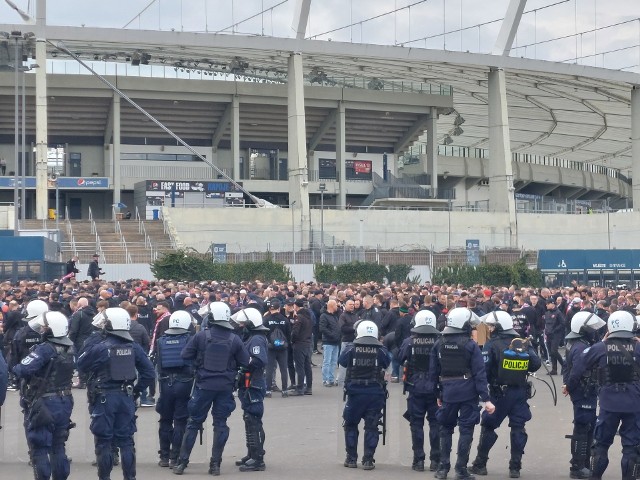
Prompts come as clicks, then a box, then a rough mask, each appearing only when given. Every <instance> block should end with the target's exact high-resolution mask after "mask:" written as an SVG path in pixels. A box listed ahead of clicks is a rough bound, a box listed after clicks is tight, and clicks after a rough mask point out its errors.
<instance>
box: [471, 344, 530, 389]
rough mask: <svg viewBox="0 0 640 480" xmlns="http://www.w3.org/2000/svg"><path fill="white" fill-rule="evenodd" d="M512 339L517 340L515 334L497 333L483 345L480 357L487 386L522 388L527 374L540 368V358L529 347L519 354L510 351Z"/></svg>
mask: <svg viewBox="0 0 640 480" xmlns="http://www.w3.org/2000/svg"><path fill="white" fill-rule="evenodd" d="M514 338H518V337H517V334H516V333H515V332H514V333H513V334H509V333H506V332H499V333H494V334H493V336H492V337H491V338H490V339H489V340H488V341H487V343H485V344H484V347H483V349H482V356H483V357H484V365H485V369H486V371H487V380H488V381H489V385H492V386H505V385H506V386H509V387H512V388H513V387H522V388H524V387H525V385H526V380H527V374H528V373H529V372H537V371H538V370H539V369H540V367H541V366H542V362H541V361H540V357H538V355H537V354H536V352H535V350H534V349H533V348H532V347H531V346H529V347H528V348H527V350H526V352H522V353H521V354H520V353H518V352H515V351H513V350H511V349H510V348H509V346H510V344H511V342H512V341H513V339H514Z"/></svg>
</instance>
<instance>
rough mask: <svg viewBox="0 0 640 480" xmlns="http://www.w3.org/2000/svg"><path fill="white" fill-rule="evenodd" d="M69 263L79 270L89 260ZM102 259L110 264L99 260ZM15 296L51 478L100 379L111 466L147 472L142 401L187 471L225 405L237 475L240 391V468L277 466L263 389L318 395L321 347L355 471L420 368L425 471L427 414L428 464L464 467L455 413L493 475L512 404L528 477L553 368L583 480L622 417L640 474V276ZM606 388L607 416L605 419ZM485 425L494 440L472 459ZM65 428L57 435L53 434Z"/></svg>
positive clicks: (26, 372)
mask: <svg viewBox="0 0 640 480" xmlns="http://www.w3.org/2000/svg"><path fill="white" fill-rule="evenodd" d="M70 262H73V268H75V262H74V259H72V260H71V261H70ZM95 269H98V272H99V267H98V264H97V260H96V263H95V268H94V270H95ZM73 273H77V272H73ZM92 273H95V272H93V271H92ZM0 302H1V304H0V306H1V308H2V345H3V350H4V358H2V360H0V400H4V398H3V395H4V393H5V390H6V388H8V389H9V390H20V398H21V406H22V407H23V409H24V413H25V433H26V436H27V443H28V445H29V449H30V459H31V462H32V464H33V465H34V471H35V475H36V478H37V479H48V478H50V476H51V475H52V472H53V475H54V478H67V476H68V474H69V465H68V461H66V457H65V455H64V441H65V440H66V436H65V435H68V430H69V428H70V426H69V417H70V414H71V411H70V408H71V407H72V402H71V403H70V396H71V391H70V389H71V388H72V387H73V388H78V389H86V390H87V394H88V404H89V410H90V412H92V413H93V414H94V415H92V418H102V419H103V420H104V421H105V423H103V424H101V423H100V422H97V421H95V422H92V425H91V431H92V433H93V434H94V436H95V439H96V465H97V467H98V477H99V478H100V479H107V478H108V475H109V472H110V470H111V468H112V466H113V465H114V464H116V463H117V462H118V461H119V460H120V459H121V461H122V465H123V472H124V473H125V478H128V479H134V478H135V453H134V452H135V450H134V448H133V433H134V432H135V422H134V421H133V419H134V416H135V408H136V406H139V407H149V406H156V410H157V411H158V412H159V414H160V428H159V443H160V459H159V465H160V466H161V467H171V468H172V469H173V472H174V473H175V474H182V473H183V472H184V471H185V469H186V468H187V465H188V463H189V455H190V452H191V448H193V445H194V443H195V440H196V436H197V433H198V431H199V430H200V429H201V428H202V425H203V423H204V421H205V420H206V417H207V412H208V411H209V410H211V411H212V412H213V421H214V441H213V444H214V445H213V449H212V457H211V463H210V468H209V473H210V474H213V475H218V474H220V465H221V462H222V452H223V449H224V444H225V443H226V439H227V438H228V435H229V429H228V427H227V426H226V419H227V418H228V417H229V415H230V414H231V412H232V411H233V410H234V408H235V399H234V397H233V392H234V391H236V390H237V393H236V395H237V396H238V398H239V399H240V403H241V406H242V410H243V419H244V420H245V433H246V438H247V455H246V456H245V457H243V458H242V459H241V460H239V461H238V462H237V465H238V467H239V468H240V470H241V471H260V470H264V469H265V462H264V438H265V435H264V430H263V427H262V416H263V414H264V403H263V400H264V398H265V397H272V396H273V395H274V394H275V393H279V394H280V395H281V396H282V397H305V396H310V395H313V386H314V385H313V376H314V370H313V368H312V367H313V366H314V365H315V363H314V361H315V359H316V358H318V359H319V358H320V355H321V356H322V357H321V358H322V360H321V362H320V361H318V366H319V365H320V364H321V369H320V372H319V373H320V374H321V377H322V379H321V384H322V386H323V387H327V388H329V387H337V386H342V387H343V388H344V391H345V398H346V403H345V409H344V414H343V420H344V435H345V445H346V459H345V463H344V466H345V467H347V468H357V466H358V462H357V461H358V454H357V448H358V424H359V423H360V421H361V420H364V455H363V457H362V460H361V464H362V468H364V469H365V470H371V469H373V468H375V459H374V454H375V449H376V447H377V444H378V438H379V435H380V433H381V432H380V428H379V427H380V424H383V428H382V430H383V431H384V418H383V412H384V409H385V401H386V396H387V395H388V393H387V390H386V383H387V382H393V383H399V382H403V383H404V392H405V393H406V394H407V411H406V413H405V415H404V416H405V418H406V419H407V420H408V422H409V424H410V431H411V439H412V448H413V462H412V468H413V469H414V470H417V471H424V470H425V469H426V468H427V467H426V466H425V460H426V455H427V452H425V432H424V425H425V419H426V420H427V423H428V435H427V438H428V442H429V445H428V447H429V448H428V450H429V451H428V455H429V466H428V468H429V470H431V471H434V472H435V476H436V478H447V475H448V473H449V471H450V469H451V461H450V454H451V449H452V445H451V443H452V435H453V430H454V427H456V426H457V427H458V428H459V433H460V435H459V440H458V449H457V460H456V462H455V465H454V470H455V476H456V478H457V479H472V478H474V475H487V461H488V458H489V452H490V450H491V448H492V446H493V445H494V443H495V441H496V439H497V433H496V430H498V429H499V427H500V425H501V423H502V421H503V420H504V419H505V418H508V419H509V427H510V443H511V456H510V460H509V466H508V470H509V475H510V477H511V478H518V477H519V476H520V470H521V468H522V457H523V455H524V449H525V446H526V443H527V433H526V430H525V424H526V422H527V421H529V420H530V419H531V411H530V409H529V406H528V403H527V402H528V399H529V396H530V385H529V380H528V378H529V375H530V374H532V373H534V372H536V371H538V370H539V369H541V368H542V367H544V368H543V371H544V372H545V374H548V375H551V376H554V375H558V374H559V373H562V374H563V381H562V384H563V393H564V394H565V395H569V396H570V398H571V400H572V402H573V405H574V417H575V418H574V431H573V434H572V435H571V452H570V453H571V459H570V469H569V474H570V477H571V478H594V479H596V478H601V475H602V473H603V472H604V469H606V467H607V464H608V459H607V451H608V448H609V446H610V445H611V443H612V440H613V435H615V433H616V432H617V431H618V423H619V422H621V423H622V427H621V428H620V434H621V437H622V443H623V464H622V471H623V478H629V479H630V478H635V477H634V476H633V475H635V473H634V472H635V471H636V470H637V469H638V468H640V432H638V431H637V430H638V429H637V428H636V427H635V425H636V424H637V420H638V418H639V413H640V410H637V409H640V401H639V400H640V374H639V373H638V372H640V368H639V365H638V359H639V358H640V349H639V348H638V346H637V345H638V343H636V342H635V332H636V326H637V325H636V320H635V319H636V317H635V315H636V310H637V309H638V308H639V307H638V305H639V303H640V291H632V290H617V289H610V288H603V287H590V286H581V285H577V284H575V285H571V286H567V287H561V288H542V289H536V288H518V287H516V286H490V285H475V286H470V287H465V286H463V285H432V284H430V283H425V284H422V285H412V284H408V283H404V282H402V283H392V284H390V285H382V284H377V283H375V282H368V283H364V284H358V285H339V284H336V283H332V284H318V283H306V282H294V281H289V282H280V283H279V282H258V281H254V282H241V283H239V284H235V283H231V282H224V281H207V282H178V281H165V280H160V281H152V282H150V281H144V280H127V281H118V282H106V281H100V280H99V275H96V276H95V277H94V276H93V275H92V280H91V281H84V282H83V281H79V280H78V279H77V278H76V276H75V274H74V275H67V276H65V277H64V278H63V279H62V280H57V281H54V282H51V283H38V282H34V281H26V280H25V281H20V282H18V283H15V284H12V283H10V282H4V283H2V284H0ZM25 321H26V322H25ZM605 326H606V328H605ZM563 347H564V350H563ZM561 352H563V353H564V355H563V354H561ZM0 357H2V356H0ZM5 359H6V366H5V365H4V364H5V362H4V360H5ZM112 359H115V360H112ZM54 360H55V361H54ZM558 366H560V369H562V372H560V370H559V368H558ZM3 372H8V375H3ZM52 372H54V373H53V374H52ZM43 378H44V379H48V380H47V381H43V380H42V379H43ZM36 380H37V381H36ZM136 380H137V381H136ZM5 383H6V384H7V386H6V387H5V385H4V384H5ZM278 383H279V385H278ZM316 385H320V380H319V379H317V380H316ZM39 400H40V401H39ZM479 401H480V402H482V403H483V405H484V409H483V410H482V412H481V411H480V408H479V407H478V402H479ZM598 401H599V402H598ZM1 403H2V402H0V404H1ZM156 403H157V405H156ZM598 403H599V404H600V413H599V415H600V419H601V421H602V422H603V425H604V427H603V428H602V429H599V430H598V431H596V430H595V423H596V407H597V405H598ZM42 405H44V406H45V407H48V408H41V407H42ZM97 410H100V411H97ZM42 411H44V412H45V413H46V414H48V416H47V415H44V414H42V413H41V412H42ZM36 414H38V415H36ZM110 415H111V416H113V418H120V419H121V420H122V419H123V418H124V419H129V420H130V421H129V423H127V422H126V421H125V422H121V423H119V424H116V425H114V424H113V423H112V422H111V423H110V422H109V421H107V420H108V419H109V418H111V417H110ZM40 417H44V418H40ZM34 419H35V420H37V421H34ZM42 422H44V423H45V424H44V425H41V423H42ZM47 422H49V423H48V424H47ZM634 422H636V423H634ZM478 423H479V424H480V437H479V443H478V451H477V455H476V458H475V459H474V460H473V462H472V463H471V464H470V465H468V464H469V457H470V448H471V442H472V439H473V433H474V428H475V425H476V424H478ZM49 425H55V428H49ZM632 426H633V427H632ZM51 430H52V431H53V434H52V435H49V434H47V433H45V431H51Z"/></svg>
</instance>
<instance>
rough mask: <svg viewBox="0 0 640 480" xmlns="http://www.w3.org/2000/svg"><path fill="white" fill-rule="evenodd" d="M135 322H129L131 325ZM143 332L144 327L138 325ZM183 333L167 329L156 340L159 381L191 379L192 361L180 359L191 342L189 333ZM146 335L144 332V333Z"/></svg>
mask: <svg viewBox="0 0 640 480" xmlns="http://www.w3.org/2000/svg"><path fill="white" fill-rule="evenodd" d="M134 323H135V322H131V324H132V325H133V324H134ZM139 326H140V328H141V329H142V330H143V331H145V329H144V327H142V326H141V325H139ZM180 331H182V332H184V333H177V332H174V329H169V330H167V332H165V334H164V335H162V336H161V337H160V338H159V339H158V351H157V367H158V374H159V376H160V379H161V380H162V379H163V377H165V378H166V377H171V378H174V379H176V378H177V379H183V380H185V379H193V361H192V360H185V359H184V358H182V351H183V350H184V348H185V347H186V346H187V344H188V343H189V340H191V337H192V335H191V333H189V332H188V331H186V330H180ZM145 334H146V331H145ZM148 341H149V335H147V347H148V346H149V342H148Z"/></svg>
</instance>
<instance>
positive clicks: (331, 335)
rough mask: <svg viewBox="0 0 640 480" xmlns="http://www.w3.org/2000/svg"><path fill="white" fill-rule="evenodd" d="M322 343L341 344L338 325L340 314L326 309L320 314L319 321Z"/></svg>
mask: <svg viewBox="0 0 640 480" xmlns="http://www.w3.org/2000/svg"><path fill="white" fill-rule="evenodd" d="M319 329H320V334H321V335H322V343H323V344H327V345H340V338H341V337H342V335H341V333H340V328H339V327H338V314H337V312H336V313H329V312H328V311H327V310H326V309H324V310H323V311H322V313H321V314H320V323H319Z"/></svg>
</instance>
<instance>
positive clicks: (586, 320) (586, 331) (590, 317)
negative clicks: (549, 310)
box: [565, 311, 607, 340]
mask: <svg viewBox="0 0 640 480" xmlns="http://www.w3.org/2000/svg"><path fill="white" fill-rule="evenodd" d="M606 324H607V322H605V321H604V320H603V319H602V318H600V317H599V316H598V315H596V314H595V313H592V312H587V311H581V312H576V313H575V314H574V315H573V317H572V318H571V332H569V334H568V335H567V336H566V337H565V338H566V339H567V340H571V339H573V338H582V337H584V336H588V337H591V336H592V334H593V333H595V332H596V331H598V330H600V329H601V328H602V327H604V326H605V325H606Z"/></svg>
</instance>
